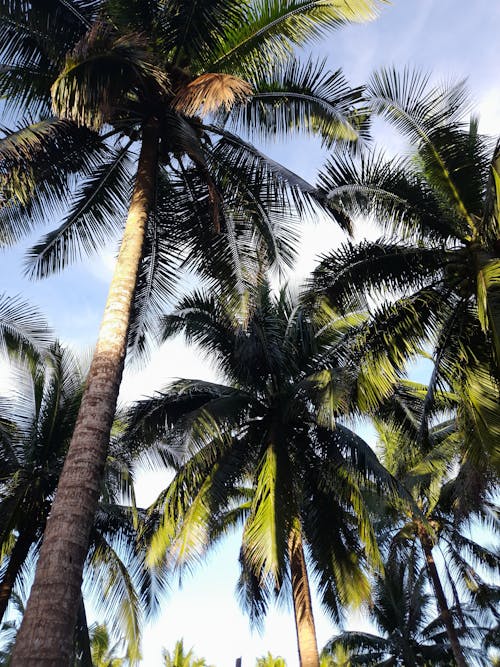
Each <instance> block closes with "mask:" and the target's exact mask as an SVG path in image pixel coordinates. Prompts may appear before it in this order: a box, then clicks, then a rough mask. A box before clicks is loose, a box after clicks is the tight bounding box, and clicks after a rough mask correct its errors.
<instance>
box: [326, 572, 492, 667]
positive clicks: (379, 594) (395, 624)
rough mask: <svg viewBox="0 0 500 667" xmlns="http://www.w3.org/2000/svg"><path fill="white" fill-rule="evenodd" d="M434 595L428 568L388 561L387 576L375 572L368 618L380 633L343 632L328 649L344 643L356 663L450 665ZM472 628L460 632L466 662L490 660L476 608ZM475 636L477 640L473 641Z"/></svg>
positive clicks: (342, 645) (410, 666)
mask: <svg viewBox="0 0 500 667" xmlns="http://www.w3.org/2000/svg"><path fill="white" fill-rule="evenodd" d="M432 602H433V600H432V596H430V595H429V594H428V593H427V592H426V576H425V572H424V571H422V570H420V571H419V570H418V568H415V567H414V564H412V563H411V560H410V561H405V562H401V561H397V560H393V561H391V562H389V563H388V564H386V569H385V576H384V577H381V576H380V577H377V578H376V582H375V585H374V590H373V602H372V604H371V605H370V608H369V609H370V617H371V620H372V621H373V622H374V623H375V625H376V626H377V628H378V629H379V630H380V631H381V634H380V635H374V634H370V633H366V632H354V631H351V632H343V633H342V634H340V635H337V636H335V637H333V638H332V639H331V640H330V641H329V642H328V644H327V645H326V647H325V652H334V651H335V650H336V649H337V648H338V647H342V648H344V649H346V650H348V651H349V653H350V663H348V664H352V665H403V666H404V667H413V666H414V665H421V666H422V667H429V666H430V665H433V666H434V667H439V666H441V667H449V666H450V665H452V664H454V661H453V652H452V650H451V646H450V643H449V641H448V640H447V637H446V634H445V633H444V632H443V629H444V626H443V622H442V619H441V618H438V619H432V620H430V613H432V609H431V608H432ZM466 615H467V620H468V622H469V627H468V628H467V629H466V630H464V631H463V632H462V636H463V637H464V638H465V641H463V646H464V651H465V652H466V655H467V664H477V665H486V664H489V663H488V661H487V658H486V655H485V654H484V653H483V652H482V651H481V649H480V644H479V642H478V641H477V639H478V636H479V637H480V636H481V632H482V629H481V628H479V627H477V625H476V623H475V619H474V615H473V614H472V613H469V614H466ZM474 640H476V641H474Z"/></svg>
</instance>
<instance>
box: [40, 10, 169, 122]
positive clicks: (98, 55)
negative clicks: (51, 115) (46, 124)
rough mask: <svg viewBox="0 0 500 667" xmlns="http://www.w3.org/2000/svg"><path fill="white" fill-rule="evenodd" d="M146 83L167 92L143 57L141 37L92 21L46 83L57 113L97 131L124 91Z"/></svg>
mask: <svg viewBox="0 0 500 667" xmlns="http://www.w3.org/2000/svg"><path fill="white" fill-rule="evenodd" d="M148 86H149V87H156V88H157V89H158V90H159V91H160V92H161V93H164V94H167V92H168V91H169V82H168V77H167V76H166V74H165V73H164V72H162V70H161V69H160V68H158V67H156V66H154V65H152V64H151V63H150V62H149V61H148V60H147V59H146V54H145V52H144V43H143V40H142V39H141V38H140V37H139V36H135V37H134V36H132V35H128V36H123V35H122V36H120V35H118V36H117V35H114V34H113V31H112V29H111V27H110V26H108V25H106V24H104V23H95V24H94V25H93V26H92V28H91V30H90V31H89V32H88V33H87V35H86V36H85V38H84V39H82V40H81V41H80V42H79V43H78V44H77V45H76V47H75V49H74V50H73V52H72V53H70V54H69V55H68V56H67V58H66V64H65V67H64V69H63V70H62V71H61V72H60V74H59V75H58V77H57V79H56V80H55V81H54V83H53V84H52V88H51V94H52V107H53V109H54V112H55V113H56V114H57V115H58V116H59V117H60V118H65V119H68V120H72V121H74V122H76V123H77V124H79V125H86V126H87V127H90V128H92V129H95V130H99V129H100V128H101V127H102V125H103V123H105V122H109V121H110V120H112V119H113V118H114V115H115V109H116V108H117V107H120V106H121V107H125V106H126V100H127V99H128V98H129V96H133V95H134V94H135V95H136V94H137V89H143V90H144V89H146V88H147V87H148Z"/></svg>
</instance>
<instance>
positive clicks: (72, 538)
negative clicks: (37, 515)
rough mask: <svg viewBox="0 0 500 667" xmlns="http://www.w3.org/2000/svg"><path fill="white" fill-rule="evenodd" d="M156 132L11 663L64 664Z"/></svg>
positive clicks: (122, 348) (143, 163)
mask: <svg viewBox="0 0 500 667" xmlns="http://www.w3.org/2000/svg"><path fill="white" fill-rule="evenodd" d="M158 137H159V129H158V123H157V121H156V120H154V121H150V122H148V123H147V124H146V125H145V127H144V131H143V137H142V148H141V153H140V157H139V163H138V167H137V175H136V179H135V185H134V192H133V194H132V201H131V204H130V209H129V213H128V216H127V222H126V225H125V231H124V235H123V240H122V243H121V247H120V253H119V255H118V260H117V263H116V268H115V272H114V276H113V279H112V281H111V286H110V290H109V294H108V299H107V302H106V307H105V310H104V316H103V320H102V323H101V329H100V332H99V337H98V340H97V345H96V349H95V352H94V357H93V360H92V365H91V367H90V371H89V375H88V379H87V386H86V389H85V393H84V396H83V399H82V403H81V407H80V411H79V414H78V419H77V422H76V426H75V431H74V433H73V438H72V441H71V445H70V448H69V451H68V454H67V457H66V461H65V463H64V468H63V471H62V473H61V477H60V480H59V485H58V489H57V494H56V499H55V501H54V504H53V506H52V510H51V513H50V516H49V519H48V522H47V527H46V530H45V534H44V539H43V543H42V547H41V551H40V558H39V561H38V566H37V570H36V575H35V581H34V584H33V588H32V591H31V595H30V599H29V601H28V606H27V609H26V613H25V615H24V619H23V622H22V625H21V628H20V631H19V634H18V639H17V642H16V646H15V649H14V653H13V658H12V663H11V664H12V666H13V667H28V666H29V667H31V666H33V667H35V665H37V667H49V665H50V666H51V667H56V666H57V667H62V666H63V665H68V663H69V658H70V655H71V651H72V643H73V633H74V628H75V622H76V616H77V611H78V605H79V600H80V588H81V581H82V571H83V565H84V562H85V558H86V556H87V550H88V542H89V535H90V529H91V527H92V522H93V520H94V514H95V511H96V508H97V502H98V499H99V492H100V488H101V480H102V475H103V471H104V463H105V460H106V453H107V447H108V442H109V435H110V431H111V425H112V422H113V417H114V413H115V408H116V401H117V398H118V391H119V388H120V382H121V378H122V373H123V364H124V360H125V353H126V346H127V334H128V328H129V319H130V313H131V308H132V302H133V297H134V291H135V286H136V280H137V274H138V269H139V263H140V260H141V254H142V247H143V242H144V234H145V227H146V221H147V217H148V212H149V209H150V207H151V204H152V201H153V197H154V188H155V174H156V164H157V153H158Z"/></svg>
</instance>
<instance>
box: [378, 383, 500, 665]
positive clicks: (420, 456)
mask: <svg viewBox="0 0 500 667" xmlns="http://www.w3.org/2000/svg"><path fill="white" fill-rule="evenodd" d="M464 416H465V417H467V413H466V412H465V413H463V412H461V410H460V397H459V396H457V395H456V394H453V393H452V392H450V391H448V392H435V393H434V395H433V400H432V405H431V406H429V401H428V387H427V386H425V385H418V384H416V383H411V382H405V383H403V384H402V385H401V386H400V387H399V388H398V389H397V391H396V392H395V394H394V395H393V396H392V397H391V399H390V401H389V402H388V403H387V404H386V405H385V406H383V408H381V410H380V411H379V415H378V417H377V418H376V420H375V423H376V427H377V430H378V434H379V441H380V450H381V452H382V454H381V456H382V460H383V462H384V464H385V465H386V467H387V469H388V470H389V471H390V472H392V473H393V474H394V475H395V477H397V479H398V480H399V481H400V482H401V483H402V485H403V486H404V487H405V488H406V489H407V491H408V493H409V494H410V495H411V496H412V497H413V498H414V500H415V505H414V507H415V508H416V507H418V514H417V513H416V512H415V510H414V508H412V507H411V505H409V504H402V503H396V504H395V505H394V504H393V505H392V507H390V506H389V505H390V503H389V504H387V503H386V504H385V506H384V509H383V510H382V511H383V513H384V512H385V514H386V517H385V518H384V517H383V518H382V521H381V525H380V537H381V539H382V543H385V545H387V548H388V549H389V552H390V553H398V554H399V559H404V558H406V559H407V560H408V559H409V558H410V557H411V558H414V552H415V545H419V546H420V548H421V550H422V557H423V562H424V565H425V568H426V572H427V575H428V578H429V582H430V584H431V586H432V589H433V591H434V594H435V597H436V600H437V605H438V609H439V611H440V614H441V618H442V621H443V624H444V627H445V628H446V632H447V634H448V637H449V642H450V645H451V647H452V649H453V654H454V656H455V660H456V662H457V664H458V665H465V664H467V663H466V661H465V658H464V655H463V650H462V647H461V645H460V641H459V636H458V635H459V633H458V630H457V628H456V625H455V623H454V620H455V619H454V617H453V615H452V613H451V612H450V605H449V603H448V600H447V596H446V593H445V587H444V585H443V583H442V576H441V575H440V573H439V569H441V570H444V575H445V578H446V580H447V581H448V584H449V588H450V589H451V591H452V593H453V598H454V604H453V606H454V607H455V608H456V609H457V611H458V612H459V615H458V617H460V610H461V602H460V596H459V589H461V590H462V595H466V596H467V597H468V600H469V602H470V603H471V604H472V605H473V606H474V607H475V608H476V609H479V608H481V607H483V608H485V609H486V610H487V611H493V612H494V604H495V603H494V602H493V601H492V600H491V599H489V598H490V596H491V594H495V591H494V590H493V589H490V587H489V586H488V585H487V583H486V582H485V581H484V580H483V576H484V573H485V572H488V571H489V572H490V574H491V575H492V576H493V578H495V577H497V576H498V572H499V571H500V560H499V557H498V554H496V553H495V552H494V551H493V550H491V549H489V548H488V547H487V546H485V545H484V543H483V542H484V539H481V541H476V540H475V539H474V538H473V536H471V535H470V534H469V533H470V531H471V528H473V529H474V531H477V530H480V529H481V528H482V529H483V530H484V532H486V531H488V530H489V531H490V532H491V531H496V532H498V530H499V525H498V518H497V517H498V507H497V506H496V504H495V499H494V497H492V494H491V489H490V488H489V486H490V485H489V482H491V481H492V479H494V475H492V473H491V471H490V472H489V475H486V474H485V473H486V471H485V468H484V467H483V468H482V469H480V470H479V471H478V470H477V469H476V468H475V467H474V466H473V464H472V463H471V461H470V460H469V458H468V456H467V453H468V443H467V439H468V438H470V437H473V435H471V433H472V431H471V428H470V423H469V421H468V420H467V419H465V422H464ZM443 419H444V421H443ZM428 420H431V425H429V423H428ZM436 552H441V554H442V559H441V560H442V565H441V568H439V567H438V565H437V564H436V560H435V559H436ZM402 554H403V555H402ZM481 573H483V574H481ZM482 601H483V602H485V603H486V604H483V603H482ZM462 620H463V617H462Z"/></svg>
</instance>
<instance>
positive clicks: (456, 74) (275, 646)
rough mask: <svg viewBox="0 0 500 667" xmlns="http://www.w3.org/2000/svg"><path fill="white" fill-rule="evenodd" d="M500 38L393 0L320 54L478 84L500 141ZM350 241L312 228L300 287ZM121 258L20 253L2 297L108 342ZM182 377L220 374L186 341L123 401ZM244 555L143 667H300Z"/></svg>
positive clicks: (209, 586) (494, 1) (183, 609)
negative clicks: (37, 274) (107, 305)
mask: <svg viewBox="0 0 500 667" xmlns="http://www.w3.org/2000/svg"><path fill="white" fill-rule="evenodd" d="M499 34H500V1H499V0H473V2H470V1H469V0H393V2H392V3H391V4H390V5H387V6H386V7H385V8H384V9H383V11H382V13H381V16H380V18H379V19H378V20H376V21H374V22H371V23H369V24H364V25H353V26H348V27H346V28H344V29H342V30H341V31H337V32H335V33H332V34H331V35H330V36H328V37H327V38H325V39H324V41H323V42H322V43H321V44H319V45H317V46H316V47H315V49H314V54H315V55H318V56H325V57H327V58H328V62H329V64H330V65H331V67H332V68H335V69H336V68H338V67H342V68H343V69H344V72H345V74H346V75H347V76H348V78H349V79H350V81H351V83H352V84H356V85H357V84H361V83H363V81H365V80H366V79H367V77H368V76H369V74H370V72H371V71H372V70H373V69H374V68H376V67H379V66H381V65H395V66H397V67H403V66H404V65H406V64H409V65H412V66H417V67H420V68H422V69H424V70H428V71H430V72H431V73H432V76H433V78H434V80H435V81H437V82H439V81H442V80H448V79H450V78H454V79H457V78H459V79H462V78H464V77H467V78H468V79H469V86H470V89H471V91H472V93H473V96H474V98H475V100H476V102H477V110H478V111H479V113H480V116H481V123H480V128H481V129H482V130H483V131H486V132H488V133H491V134H494V135H495V134H500V132H499V130H500V127H499V126H500V86H498V62H499V60H500V47H499V42H498V35H499ZM376 131H377V139H378V142H379V143H383V144H384V145H386V147H387V149H388V150H389V151H391V150H395V149H396V147H399V144H398V143H397V140H396V138H395V137H394V135H393V134H392V133H390V132H388V131H387V129H386V128H384V127H383V126H382V125H381V124H377V125H376ZM266 150H268V152H269V153H270V154H272V155H273V157H275V158H278V159H280V160H281V161H282V162H284V163H285V164H286V165H287V166H288V167H289V168H291V169H293V170H295V171H297V172H299V173H300V174H301V175H302V176H304V177H306V178H308V179H310V180H314V178H315V175H316V172H317V170H318V168H320V167H321V163H322V162H323V160H324V158H325V156H326V155H325V153H324V152H323V151H322V150H321V149H320V147H319V146H318V144H317V142H311V141H307V140H305V139H302V138H293V139H290V140H289V141H288V142H287V143H286V144H284V145H281V146H266ZM48 228H50V226H49V227H48ZM359 233H360V234H369V235H373V234H376V230H374V229H372V228H370V227H369V226H367V225H365V226H363V228H362V229H361V230H360V232H359ZM39 235H40V234H38V235H35V237H34V238H37V236H39ZM340 240H341V235H340V233H339V231H338V230H337V229H336V228H335V227H334V226H333V225H332V224H331V223H329V224H328V225H327V224H325V223H321V224H307V225H306V226H305V227H304V239H303V246H302V252H301V257H300V261H299V266H298V268H297V270H296V273H295V275H293V276H292V277H291V279H292V280H294V281H298V280H299V278H300V277H302V276H303V275H305V274H306V273H307V271H309V270H310V268H311V267H312V264H313V258H314V256H315V255H316V254H318V253H319V252H322V251H325V250H327V249H328V247H332V246H333V245H335V244H336V243H338V242H339V241H340ZM114 250H115V248H114V247H110V248H108V249H107V250H106V252H105V253H104V254H103V255H102V256H100V257H96V258H93V259H90V260H89V259H86V260H85V261H84V262H82V263H81V264H79V265H78V266H75V267H72V268H71V269H70V270H68V271H66V272H65V273H64V274H63V275H61V276H55V277H53V278H50V279H48V280H45V281H43V282H39V283H32V282H30V281H28V280H27V279H26V278H24V277H23V276H22V271H23V266H22V265H23V259H22V249H8V250H7V251H4V252H3V253H2V254H0V291H6V292H7V293H9V294H16V293H21V294H23V295H25V296H27V297H28V298H29V299H30V300H31V301H32V303H34V304H37V305H38V306H39V307H40V308H41V310H42V311H43V312H45V313H46V315H47V317H48V319H49V321H50V323H51V325H52V326H53V327H54V329H55V331H56V332H57V334H58V335H59V336H60V337H61V338H62V339H63V340H65V341H66V342H68V343H71V344H72V345H74V346H76V347H82V348H83V347H86V346H89V345H91V344H92V342H93V340H94V339H95V336H96V334H97V330H98V325H99V321H100V317H101V313H102V309H103V306H104V300H105V298H106V291H107V286H108V284H109V279H110V275H111V271H112V266H113V256H114ZM1 372H2V369H1V368H0V373H1ZM3 372H5V370H4V371H3ZM178 376H184V377H203V378H206V379H211V378H212V377H213V372H212V370H211V369H210V367H209V365H208V364H207V363H206V361H204V360H202V359H200V358H199V357H198V356H196V354H195V352H193V351H186V349H185V348H184V346H183V345H182V344H181V343H180V342H179V341H174V342H173V343H171V344H169V346H168V347H165V348H163V349H162V350H160V351H158V352H155V353H154V355H153V359H152V362H151V364H150V365H149V366H148V367H147V368H145V369H141V370H140V372H139V373H137V369H132V370H129V371H128V372H127V374H126V379H125V386H124V390H123V392H122V397H123V398H124V399H131V398H134V397H137V396H140V395H141V394H146V393H150V392H151V391H153V390H154V389H155V388H158V387H161V386H162V385H163V384H165V383H166V382H167V381H168V379H169V378H170V377H178ZM1 382H2V377H1V376H0V385H1ZM163 481H164V480H163V479H159V478H158V476H149V477H148V478H145V479H144V480H143V481H142V482H141V483H140V485H139V498H140V499H141V500H142V502H143V503H148V502H150V501H151V500H152V499H153V497H154V495H155V493H156V492H157V491H158V490H159V489H160V488H161V485H162V483H163ZM237 555H238V540H237V538H234V539H230V540H229V541H228V543H227V544H226V545H225V546H224V547H223V548H220V549H219V550H217V551H216V552H214V553H213V554H212V555H211V556H210V558H209V559H208V561H207V564H206V565H205V566H204V567H203V568H200V569H199V570H197V571H196V572H195V574H194V575H193V576H192V577H186V579H185V580H184V583H183V588H182V590H181V591H177V590H176V586H175V585H173V589H172V593H171V595H170V596H169V599H168V600H167V601H166V604H165V609H164V613H163V614H162V616H161V618H160V619H159V620H158V622H157V623H156V624H155V626H154V627H152V628H149V629H148V630H147V631H146V633H145V641H144V647H143V654H144V663H143V664H145V665H148V667H156V665H160V662H161V661H160V658H161V647H162V646H165V647H167V648H172V647H173V644H174V643H175V641H176V640H177V639H178V638H180V637H184V640H185V644H186V645H187V646H188V647H189V646H194V648H195V652H196V653H198V654H200V655H203V656H205V657H206V658H207V659H208V660H209V662H210V663H212V664H217V665H218V667H225V666H226V665H227V666H229V665H233V664H234V660H235V658H236V657H238V656H240V655H241V656H243V665H244V667H247V666H248V667H250V666H252V667H253V664H254V660H255V656H259V655H262V654H264V653H265V652H266V651H267V650H270V651H272V652H273V653H274V654H280V655H283V656H284V657H286V658H287V661H288V665H289V666H290V667H295V665H297V656H296V644H295V630H294V626H293V621H292V618H291V616H290V615H289V613H287V612H283V611H282V612H273V613H271V614H270V615H269V618H268V621H267V623H266V631H265V634H264V636H263V637H262V638H261V637H259V636H258V635H256V634H254V635H250V632H249V627H248V622H247V620H246V618H245V617H244V616H243V615H242V614H241V612H240V611H239V609H238V606H237V603H236V601H235V598H234V586H235V583H236V579H237ZM316 612H317V631H318V639H319V643H320V645H322V644H323V643H324V642H325V641H326V640H327V639H328V638H329V637H330V636H331V634H333V632H334V630H335V629H334V628H333V626H332V625H331V624H330V622H329V621H328V619H326V618H325V617H324V616H323V615H322V614H321V613H320V611H319V608H318V607H317V606H316ZM358 621H359V619H356V618H354V619H353V620H352V622H353V623H358Z"/></svg>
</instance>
